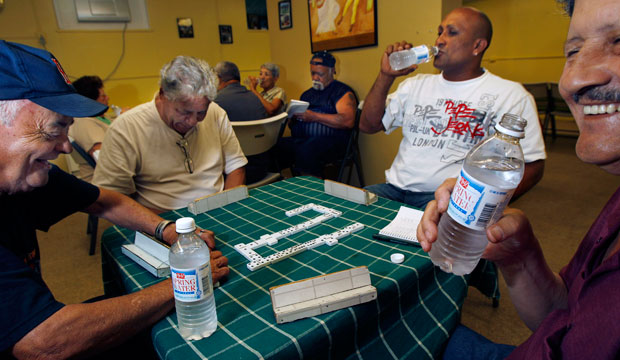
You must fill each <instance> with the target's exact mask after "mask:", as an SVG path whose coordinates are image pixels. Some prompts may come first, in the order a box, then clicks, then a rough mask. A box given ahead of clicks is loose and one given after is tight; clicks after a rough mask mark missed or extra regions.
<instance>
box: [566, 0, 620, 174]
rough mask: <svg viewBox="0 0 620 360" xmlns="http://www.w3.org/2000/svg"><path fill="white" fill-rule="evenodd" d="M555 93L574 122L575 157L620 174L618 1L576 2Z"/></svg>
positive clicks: (619, 11) (619, 28) (619, 10)
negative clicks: (565, 104) (562, 99)
mask: <svg viewBox="0 0 620 360" xmlns="http://www.w3.org/2000/svg"><path fill="white" fill-rule="evenodd" d="M564 54H565V56H566V64H565V65H564V72H563V73H562V77H561V78H560V93H561V94H562V97H563V98H564V100H566V103H567V104H568V106H569V107H570V109H571V112H572V113H573V116H574V117H575V120H576V121H577V126H579V132H580V133H579V139H578V140H577V146H576V152H577V156H579V158H580V159H581V160H583V161H585V162H588V163H592V164H596V165H599V166H600V167H601V168H603V169H605V170H606V171H608V172H610V173H613V174H618V175H620V112H618V110H619V109H620V2H619V1H617V0H589V1H585V0H577V1H576V2H575V10H574V12H573V16H572V19H571V22H570V27H569V29H568V36H567V40H566V44H565V46H564Z"/></svg>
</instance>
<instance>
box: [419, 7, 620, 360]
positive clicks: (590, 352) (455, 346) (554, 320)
mask: <svg viewBox="0 0 620 360" xmlns="http://www.w3.org/2000/svg"><path fill="white" fill-rule="evenodd" d="M560 2H561V3H563V4H564V5H565V8H566V10H567V12H568V14H569V15H571V17H572V18H571V21H570V25H569V28H568V36H567V41H566V43H565V45H564V54H565V56H566V63H565V65H564V71H563V72H562V76H561V77H560V82H559V89H560V94H561V95H562V97H563V98H564V100H565V101H566V103H567V104H568V106H569V107H570V110H571V113H572V115H573V117H574V118H575V121H576V122H577V126H578V127H579V138H578V139H577V145H576V146H575V150H576V152H577V156H578V157H579V158H580V159H581V160H582V161H584V162H586V163H590V164H596V165H598V166H599V167H600V168H602V169H603V170H605V171H607V172H609V173H611V174H614V175H620V127H619V126H618V121H619V116H620V115H619V114H618V109H619V108H620V96H619V94H620V57H619V56H618V55H619V53H618V41H617V40H618V34H619V33H620V2H618V1H617V0H589V1H586V0H564V1H560ZM567 177H568V178H570V174H567ZM454 184H455V179H450V180H448V181H446V182H445V183H444V184H442V186H440V187H439V189H438V190H437V192H436V198H437V201H431V202H430V203H429V204H428V206H427V207H426V211H425V212H424V215H423V217H422V221H421V222H420V225H419V226H418V230H417V237H418V239H419V240H420V244H421V245H422V248H423V249H424V250H425V251H430V249H431V247H432V246H434V245H433V243H434V242H435V241H436V239H437V223H438V221H439V216H440V214H441V213H444V212H445V211H446V209H447V207H448V202H449V201H450V192H451V191H452V188H453V187H454ZM567 220H569V221H570V219H567ZM486 234H487V239H488V241H489V242H488V244H487V247H486V249H485V251H484V254H483V257H484V258H487V259H490V260H493V261H494V262H495V263H496V264H497V266H498V267H499V269H500V270H501V272H502V275H503V276H504V279H505V280H506V285H507V286H508V289H509V291H510V299H511V300H512V303H513V304H514V306H515V308H516V309H517V313H518V314H519V316H520V317H521V319H522V320H523V321H524V322H525V324H526V325H527V326H528V327H529V328H530V329H531V330H532V331H533V333H532V334H531V335H530V337H529V338H528V339H527V340H526V341H525V342H524V343H523V344H521V345H519V346H518V347H516V349H515V348H514V347H512V346H508V345H500V344H494V343H492V342H490V341H488V340H487V339H485V338H484V337H482V336H481V335H479V334H477V333H475V332H473V331H472V330H469V329H467V328H466V327H464V326H459V327H457V329H456V331H455V332H454V333H453V334H452V335H451V338H450V340H449V343H448V346H447V349H446V351H445V354H444V359H503V358H504V357H506V356H508V359H618V358H619V355H620V326H618V323H619V322H620V307H618V303H619V302H620V287H619V286H618V283H619V282H620V271H619V266H618V264H620V251H619V250H620V188H619V189H618V190H616V192H615V193H614V194H613V195H612V197H611V198H610V200H609V202H608V203H607V204H606V205H605V207H604V208H603V209H602V210H601V213H600V215H599V216H598V218H597V219H596V220H595V222H594V223H593V224H592V227H591V228H590V230H589V231H588V233H587V234H586V235H585V237H584V238H583V240H582V241H581V243H580V244H579V247H578V249H577V252H576V253H575V255H574V256H573V258H572V259H571V261H570V262H569V263H568V265H566V266H565V267H564V268H562V270H561V271H560V272H559V273H556V272H554V271H552V269H551V267H550V266H549V264H548V263H547V262H546V260H545V257H544V254H543V251H542V248H541V243H542V242H544V240H542V241H539V240H538V239H537V238H536V235H535V234H534V233H533V231H532V226H531V224H530V223H529V220H528V219H527V217H526V216H525V214H524V213H523V212H522V211H520V210H516V209H507V210H506V211H505V212H504V214H503V217H502V218H501V219H500V220H499V221H498V222H497V223H495V224H493V225H491V226H489V227H488V228H487V231H486ZM567 243H569V242H567Z"/></svg>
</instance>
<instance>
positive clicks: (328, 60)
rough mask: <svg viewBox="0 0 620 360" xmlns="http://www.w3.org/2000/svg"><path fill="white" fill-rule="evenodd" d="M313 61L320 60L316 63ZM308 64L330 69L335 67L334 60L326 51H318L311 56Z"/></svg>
mask: <svg viewBox="0 0 620 360" xmlns="http://www.w3.org/2000/svg"><path fill="white" fill-rule="evenodd" d="M315 59H321V61H316V60H315ZM310 64H312V65H323V66H327V67H330V68H333V67H334V66H335V65H336V59H335V58H334V56H333V55H332V54H330V53H328V52H327V51H319V52H316V53H314V54H312V59H310Z"/></svg>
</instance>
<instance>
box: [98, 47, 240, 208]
mask: <svg viewBox="0 0 620 360" xmlns="http://www.w3.org/2000/svg"><path fill="white" fill-rule="evenodd" d="M159 85H160V89H159V93H158V94H157V95H156V96H155V99H153V100H152V101H150V102H148V103H145V104H142V105H139V106H136V107H134V108H133V109H131V110H129V111H127V112H126V113H124V114H122V115H121V116H119V117H118V118H117V119H116V120H114V122H113V123H112V125H111V126H110V128H109V129H108V131H107V133H106V136H105V139H104V141H103V146H102V147H101V154H100V156H99V162H98V163H97V167H96V168H95V176H94V178H93V183H94V184H96V185H99V186H101V187H103V188H106V189H111V190H116V191H118V192H120V193H123V194H126V195H132V196H133V197H134V198H135V199H136V200H137V201H138V202H139V203H141V204H142V205H144V206H146V207H147V208H150V209H152V210H153V211H156V212H161V211H167V210H173V209H179V208H183V207H186V206H187V204H188V203H190V202H191V201H193V200H194V199H196V198H199V197H202V196H205V195H209V194H213V193H216V192H219V191H222V190H225V189H230V188H232V187H235V186H239V185H243V184H244V182H245V169H244V166H245V164H246V163H247V160H246V158H245V156H243V152H242V151H241V147H240V146H239V141H237V137H236V136H235V133H234V132H233V130H232V127H231V125H230V121H228V117H227V116H226V112H225V111H224V110H223V109H222V108H221V107H220V106H219V105H218V104H216V103H213V102H211V101H212V100H213V99H215V95H216V86H217V77H216V76H215V74H214V73H213V70H211V68H210V67H209V64H207V63H206V62H205V61H204V60H200V59H196V58H193V57H189V56H178V57H176V58H174V59H173V60H172V61H171V62H169V63H168V64H166V65H164V67H163V68H162V69H161V79H160V82H159Z"/></svg>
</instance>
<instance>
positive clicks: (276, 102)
mask: <svg viewBox="0 0 620 360" xmlns="http://www.w3.org/2000/svg"><path fill="white" fill-rule="evenodd" d="M279 77H280V67H278V65H276V64H272V63H264V64H263V65H261V66H260V73H259V75H258V78H256V77H254V76H249V77H248V81H249V83H250V84H249V85H250V91H252V93H253V94H254V95H256V96H257V97H258V99H259V100H260V102H261V103H262V104H263V106H264V107H265V110H267V114H268V115H269V116H274V115H278V114H279V113H281V112H283V111H284V107H285V106H286V93H285V92H284V89H282V88H281V87H278V86H276V82H277V81H278V78H279ZM258 85H260V87H261V88H263V91H261V92H258V90H257V89H256V86H258Z"/></svg>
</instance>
